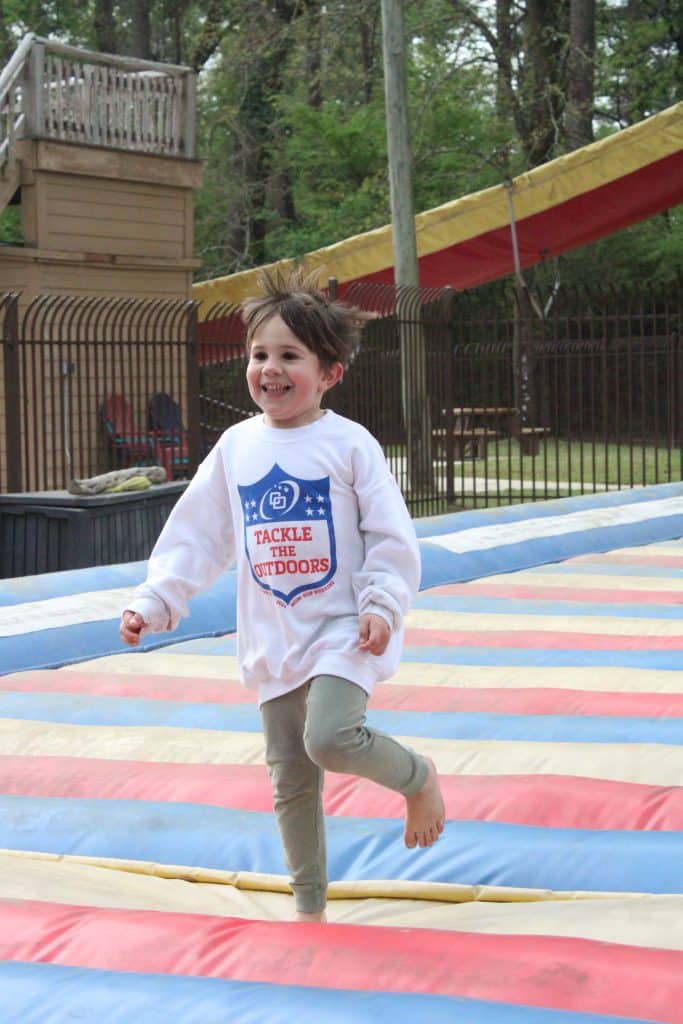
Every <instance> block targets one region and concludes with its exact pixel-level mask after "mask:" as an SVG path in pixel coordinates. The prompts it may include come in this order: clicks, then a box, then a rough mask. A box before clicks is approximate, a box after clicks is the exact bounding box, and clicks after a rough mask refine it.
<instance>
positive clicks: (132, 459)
mask: <svg viewBox="0 0 683 1024" xmlns="http://www.w3.org/2000/svg"><path fill="white" fill-rule="evenodd" d="M102 426H103V428H104V432H105V434H106V435H107V439H108V441H109V444H110V446H111V448H112V451H113V452H114V455H115V457H116V460H117V462H118V464H119V465H120V466H121V467H123V468H124V469H125V468H127V467H128V466H136V465H153V464H154V463H156V461H157V459H156V457H155V451H154V438H153V437H152V436H151V435H150V434H147V433H143V432H142V431H140V430H138V429H137V427H136V426H135V421H134V418H133V410H132V409H131V407H130V403H129V402H128V401H127V400H126V399H125V398H124V397H123V395H117V394H114V395H108V396H107V398H106V399H105V400H104V402H103V404H102Z"/></svg>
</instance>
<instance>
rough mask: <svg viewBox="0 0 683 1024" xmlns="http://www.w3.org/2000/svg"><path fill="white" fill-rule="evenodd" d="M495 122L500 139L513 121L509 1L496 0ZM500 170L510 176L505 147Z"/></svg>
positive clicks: (507, 150)
mask: <svg viewBox="0 0 683 1024" xmlns="http://www.w3.org/2000/svg"><path fill="white" fill-rule="evenodd" d="M496 38H497V41H498V42H497V48H496V121H497V129H498V134H499V136H500V138H504V137H505V136H506V135H507V134H508V133H509V131H510V126H511V123H512V122H513V120H514V105H513V101H512V46H513V44H512V20H511V13H510V0H496ZM501 155H502V166H501V170H502V171H503V173H504V174H505V176H506V177H509V176H510V146H509V145H507V146H506V147H505V151H504V152H503V153H502V154H501Z"/></svg>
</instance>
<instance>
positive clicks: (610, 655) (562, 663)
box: [176, 641, 683, 672]
mask: <svg viewBox="0 0 683 1024" xmlns="http://www.w3.org/2000/svg"><path fill="white" fill-rule="evenodd" d="M199 642H200V643H201V641H199ZM176 653H178V654H181V653H182V652H181V651H177V652H176ZM203 653H204V652H203ZM205 653H207V654H213V653H216V654H217V653H218V651H215V652H214V651H207V652H205ZM682 660H683V653H682V652H681V651H581V650H574V651H567V650H563V651H562V650H547V651H544V650H542V649H540V650H536V649H534V648H522V647H491V648H484V647H406V648H405V650H404V651H403V654H402V656H401V661H403V662H414V661H417V662H420V661H424V662H428V663H430V664H432V663H436V664H439V665H496V666H498V667H502V666H511V665H522V666H529V667H534V666H540V667H542V668H610V667H612V668H656V669H664V670H666V671H671V672H674V671H679V672H680V670H681V662H682Z"/></svg>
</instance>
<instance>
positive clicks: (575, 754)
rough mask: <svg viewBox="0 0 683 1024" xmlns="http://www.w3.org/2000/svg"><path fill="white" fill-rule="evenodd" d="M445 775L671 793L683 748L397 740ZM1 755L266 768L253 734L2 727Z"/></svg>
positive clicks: (4, 723)
mask: <svg viewBox="0 0 683 1024" xmlns="http://www.w3.org/2000/svg"><path fill="white" fill-rule="evenodd" d="M397 739H398V740H399V741H400V742H403V743H407V744H408V745H409V746H411V747H412V748H413V749H414V750H417V751H418V752H419V753H421V754H424V755H427V756H429V757H431V758H433V759H434V762H435V763H436V766H437V768H438V770H439V771H440V772H443V773H444V774H446V775H500V774H507V775H509V774H513V775H546V774H554V775H582V776H588V777H590V778H598V779H609V780H612V781H621V782H642V783H647V784H650V785H656V786H677V785H680V783H681V779H683V747H679V746H671V745H668V744H664V743H660V744H656V743H651V744H648V743H640V744H638V746H637V747H634V746H633V744H627V743H537V742H527V741H519V742H515V741H510V740H443V739H434V738H432V737H427V738H425V737H421V736H403V737H401V736H399V737H397ZM0 754H1V755H5V756H13V757H17V756H27V757H93V758H104V759H105V760H112V761H120V760H134V761H147V762H151V763H159V762H168V763H172V764H264V763H265V751H264V745H263V739H262V737H261V735H260V734H259V733H249V732H234V731H225V732H220V731H215V732H214V731H213V730H210V729H206V730H203V729H170V728H163V727H142V726H139V727H138V726H84V725H62V724H56V723H45V722H29V721H18V720H16V719H0Z"/></svg>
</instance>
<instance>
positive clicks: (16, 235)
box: [0, 206, 24, 245]
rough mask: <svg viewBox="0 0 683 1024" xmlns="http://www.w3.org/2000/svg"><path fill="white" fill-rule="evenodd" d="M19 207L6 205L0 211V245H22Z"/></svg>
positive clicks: (22, 236) (22, 237)
mask: <svg viewBox="0 0 683 1024" xmlns="http://www.w3.org/2000/svg"><path fill="white" fill-rule="evenodd" d="M23 241H24V235H23V232H22V230H21V209H20V208H19V207H18V206H8V207H7V208H6V209H4V210H3V211H2V213H0V245H22V244H23Z"/></svg>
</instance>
